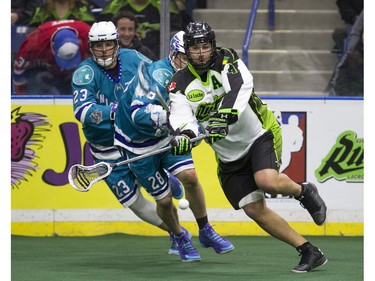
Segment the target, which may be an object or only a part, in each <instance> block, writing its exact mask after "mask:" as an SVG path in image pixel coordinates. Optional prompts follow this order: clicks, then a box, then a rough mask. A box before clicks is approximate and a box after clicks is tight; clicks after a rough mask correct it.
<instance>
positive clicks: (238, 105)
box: [220, 59, 254, 115]
mask: <svg viewBox="0 0 375 281" xmlns="http://www.w3.org/2000/svg"><path fill="white" fill-rule="evenodd" d="M221 75H222V78H223V87H224V90H225V92H226V95H225V96H224V98H223V100H222V102H221V105H220V108H234V109H237V110H238V111H239V115H241V113H242V112H244V110H245V107H246V106H247V104H248V102H249V99H250V96H251V93H252V92H253V86H254V85H253V76H252V75H251V73H250V72H249V70H248V68H247V67H246V65H245V64H244V62H243V61H242V60H241V59H237V60H236V61H235V62H233V63H228V64H226V65H225V66H224V69H223V70H222V72H221Z"/></svg>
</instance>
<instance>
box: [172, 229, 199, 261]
mask: <svg viewBox="0 0 375 281" xmlns="http://www.w3.org/2000/svg"><path fill="white" fill-rule="evenodd" d="M174 239H175V240H176V243H177V247H178V252H179V254H180V257H181V261H183V262H196V261H200V260H201V256H200V255H199V253H198V251H197V249H195V247H194V245H193V241H191V239H190V238H189V237H188V236H187V235H186V234H185V232H182V233H181V234H180V235H175V236H174Z"/></svg>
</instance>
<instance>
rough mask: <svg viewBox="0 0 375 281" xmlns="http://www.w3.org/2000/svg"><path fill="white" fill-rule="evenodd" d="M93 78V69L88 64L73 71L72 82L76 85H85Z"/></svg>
mask: <svg viewBox="0 0 375 281" xmlns="http://www.w3.org/2000/svg"><path fill="white" fill-rule="evenodd" d="M93 78H94V71H93V69H92V68H91V67H90V66H88V65H84V66H82V67H80V68H78V69H77V70H76V71H75V72H74V75H73V83H74V84H76V85H86V84H88V83H90V82H91V81H92V79H93Z"/></svg>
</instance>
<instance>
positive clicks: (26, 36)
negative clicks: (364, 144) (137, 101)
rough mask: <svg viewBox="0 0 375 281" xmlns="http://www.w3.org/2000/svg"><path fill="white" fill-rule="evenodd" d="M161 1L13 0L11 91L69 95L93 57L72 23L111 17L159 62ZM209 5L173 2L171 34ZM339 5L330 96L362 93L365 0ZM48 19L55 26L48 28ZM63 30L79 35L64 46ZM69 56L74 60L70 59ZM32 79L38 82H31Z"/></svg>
mask: <svg viewBox="0 0 375 281" xmlns="http://www.w3.org/2000/svg"><path fill="white" fill-rule="evenodd" d="M160 5H161V1H160V0H113V1H109V0H12V2H11V24H12V49H11V52H12V54H11V56H12V60H11V62H12V66H11V71H12V94H16V95H21V94H38V95H45V94H47V95H48V94H52V95H59V94H60V95H61V94H64V95H65V94H70V90H69V87H66V86H65V85H66V83H67V82H69V81H70V80H71V74H72V72H73V71H74V68H75V67H76V66H77V64H76V60H77V57H78V56H79V58H80V59H81V60H83V59H85V58H86V57H87V56H89V51H88V49H87V46H86V42H87V40H81V39H80V36H81V35H79V34H78V33H79V32H77V30H75V29H74V28H73V27H72V26H71V25H72V24H73V25H80V26H81V28H83V29H87V28H88V27H89V26H91V24H92V23H94V22H95V21H102V20H106V21H112V22H114V23H115V25H116V26H117V27H118V30H119V37H120V38H119V40H120V46H121V47H122V48H131V49H136V50H137V51H139V52H141V53H143V54H144V55H146V56H147V57H149V58H150V59H151V60H158V59H159V58H160V8H161V7H160ZM206 5H207V4H206V1H202V0H171V1H170V31H171V36H172V35H173V34H175V33H176V32H177V31H179V30H183V29H184V27H185V26H186V25H187V24H188V23H189V22H190V21H193V20H194V19H193V10H194V9H196V8H206V7H207V6H206ZM336 5H337V8H338V11H339V13H340V16H341V19H342V20H343V24H342V26H338V27H337V28H336V29H335V30H334V31H333V33H332V39H333V42H334V44H333V45H334V46H333V48H332V50H331V52H332V53H336V54H337V57H338V62H337V64H336V66H335V67H334V69H333V72H332V77H331V79H330V81H329V83H328V85H327V87H326V92H327V94H328V95H331V96H363V79H364V73H363V65H364V63H363V61H364V59H363V53H364V52H363V49H364V44H363V0H337V1H336ZM361 14H362V15H361ZM356 21H357V23H356ZM50 22H54V24H52V26H50V27H49V28H46V26H47V27H48V25H49V24H47V23H50ZM61 23H64V24H63V25H62V24H61ZM353 26H355V28H353ZM59 28H67V29H70V30H73V32H74V33H75V35H71V36H70V37H69V38H68V39H66V40H68V41H69V42H64V44H62V43H63V42H61V41H59V42H55V39H56V37H55V32H56V31H57V29H59ZM46 29H49V31H48V32H46V31H45V30H46ZM51 30H54V32H51ZM45 36H49V39H50V40H46V38H45ZM72 37H74V38H72ZM83 37H84V36H83ZM31 40H37V43H34V44H32V43H30V42H31ZM66 40H65V41H66ZM42 42H44V43H42ZM65 43H69V44H65ZM56 46H59V47H63V48H61V49H57V47H56ZM69 46H70V47H71V48H68V47H69ZM68 49H69V51H67V50H68ZM61 56H64V57H63V59H65V61H66V62H65V65H64V68H61V67H60V65H59V63H57V60H58V59H60V61H61ZM69 56H70V57H71V58H74V59H75V60H71V63H69V60H68V59H67V58H69ZM30 79H31V81H36V82H37V83H27V81H29V80H30ZM51 81H54V83H52V84H51ZM28 85H29V87H28ZM36 85H38V86H36ZM59 85H64V87H60V86H59Z"/></svg>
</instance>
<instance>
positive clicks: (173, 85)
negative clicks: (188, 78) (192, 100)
mask: <svg viewBox="0 0 375 281" xmlns="http://www.w3.org/2000/svg"><path fill="white" fill-rule="evenodd" d="M176 87H177V84H176V82H172V83H171V84H170V85H169V86H168V92H170V91H172V90H174V89H176Z"/></svg>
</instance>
